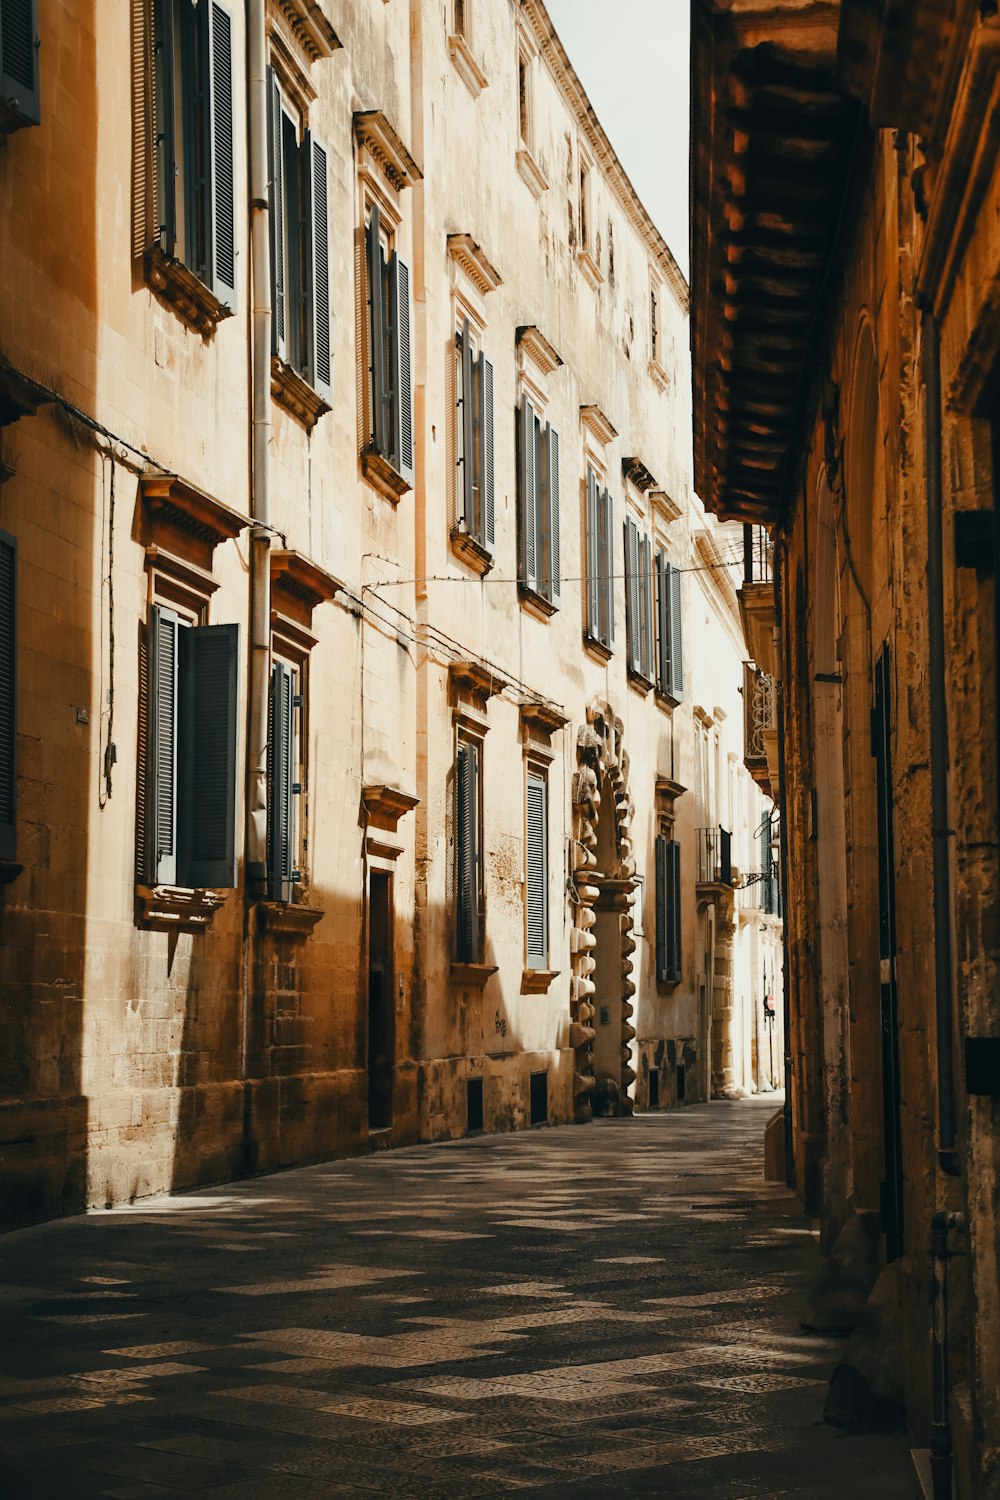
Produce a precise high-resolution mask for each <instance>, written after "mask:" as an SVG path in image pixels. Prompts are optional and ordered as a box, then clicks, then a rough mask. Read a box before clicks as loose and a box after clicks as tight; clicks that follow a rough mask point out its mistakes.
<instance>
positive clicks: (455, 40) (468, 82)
mask: <svg viewBox="0 0 1000 1500" xmlns="http://www.w3.org/2000/svg"><path fill="white" fill-rule="evenodd" d="M448 53H449V55H450V57H451V60H452V62H453V63H454V64H455V68H456V70H457V72H458V76H459V77H460V78H461V80H462V82H463V83H464V84H465V86H466V88H467V89H468V90H469V93H470V94H471V95H472V97H473V99H478V98H479V95H480V94H481V93H482V91H483V89H485V88H488V87H489V82H490V81H489V79H488V78H487V76H486V74H485V73H484V72H483V70H482V68H481V67H480V65H479V62H478V60H477V58H476V55H475V53H474V52H473V50H472V48H471V47H470V46H469V44H468V42H467V41H466V40H465V37H464V36H461V35H459V34H458V33H455V34H453V35H452V36H450V37H449V38H448Z"/></svg>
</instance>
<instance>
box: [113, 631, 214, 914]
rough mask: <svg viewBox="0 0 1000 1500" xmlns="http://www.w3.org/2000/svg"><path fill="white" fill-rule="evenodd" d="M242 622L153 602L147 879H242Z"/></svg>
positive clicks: (198, 883)
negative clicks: (219, 621) (214, 621)
mask: <svg viewBox="0 0 1000 1500" xmlns="http://www.w3.org/2000/svg"><path fill="white" fill-rule="evenodd" d="M238 661H239V627H238V626H237V625H199V624H196V623H194V621H193V619H192V618H191V617H190V616H186V615H183V614H181V613H179V612H178V611H177V610H175V609H170V608H167V607H166V606H164V605H161V604H154V605H153V607H152V612H151V614H150V620H149V628H148V631H147V639H146V651H145V660H144V662H143V663H142V670H141V672H140V680H142V677H143V676H144V677H145V687H146V691H145V702H144V704H143V705H142V711H141V712H140V771H141V773H142V774H141V778H140V786H141V791H142V794H143V795H142V798H141V802H140V809H139V838H138V847H137V851H136V854H137V866H138V870H137V873H138V876H139V879H140V880H143V881H146V882H148V883H149V884H150V885H168V886H184V887H188V888H190V889H195V890H200V889H207V888H209V887H213V886H218V887H222V888H226V887H232V886H234V885H235V884H236V708H237V673H238Z"/></svg>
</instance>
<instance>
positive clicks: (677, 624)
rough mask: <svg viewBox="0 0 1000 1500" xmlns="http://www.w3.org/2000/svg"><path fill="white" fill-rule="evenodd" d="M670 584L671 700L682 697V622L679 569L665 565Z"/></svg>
mask: <svg viewBox="0 0 1000 1500" xmlns="http://www.w3.org/2000/svg"><path fill="white" fill-rule="evenodd" d="M667 573H668V577H669V584H670V686H669V689H668V691H669V693H670V696H671V697H672V698H677V699H678V700H680V699H681V698H683V697H684V620H683V614H682V610H681V603H682V596H681V578H682V576H683V575H682V573H681V570H680V568H675V567H672V566H671V565H670V564H669V563H668V564H667Z"/></svg>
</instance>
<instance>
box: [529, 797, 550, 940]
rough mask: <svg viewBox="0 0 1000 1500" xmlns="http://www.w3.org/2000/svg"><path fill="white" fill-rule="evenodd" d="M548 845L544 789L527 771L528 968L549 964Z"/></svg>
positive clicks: (546, 804) (546, 803)
mask: <svg viewBox="0 0 1000 1500" xmlns="http://www.w3.org/2000/svg"><path fill="white" fill-rule="evenodd" d="M548 842H549V841H548V787H547V785H546V783H545V780H544V778H543V777H541V776H538V775H536V774H535V773H534V772H533V771H529V772H528V782H527V807H526V819H525V851H526V859H525V864H526V881H525V899H526V906H527V911H526V923H527V938H528V968H529V969H546V968H548V962H549V859H548V854H549V851H548Z"/></svg>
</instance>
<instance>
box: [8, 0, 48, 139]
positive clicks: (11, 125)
mask: <svg viewBox="0 0 1000 1500" xmlns="http://www.w3.org/2000/svg"><path fill="white" fill-rule="evenodd" d="M40 120H41V100H40V93H39V80H38V0H0V131H3V130H18V129H19V128H20V127H21V126H22V125H37V124H38V123H39V121H40Z"/></svg>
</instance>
